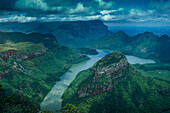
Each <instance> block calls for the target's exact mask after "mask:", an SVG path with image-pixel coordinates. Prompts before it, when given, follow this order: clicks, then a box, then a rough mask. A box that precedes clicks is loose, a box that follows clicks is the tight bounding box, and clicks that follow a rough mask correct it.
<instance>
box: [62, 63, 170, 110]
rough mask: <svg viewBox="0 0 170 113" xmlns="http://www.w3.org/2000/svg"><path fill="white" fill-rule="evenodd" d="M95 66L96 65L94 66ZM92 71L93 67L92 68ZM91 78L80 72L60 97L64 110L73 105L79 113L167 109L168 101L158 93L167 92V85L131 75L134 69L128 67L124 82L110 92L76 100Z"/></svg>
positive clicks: (169, 99) (152, 79)
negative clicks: (81, 88)
mask: <svg viewBox="0 0 170 113" xmlns="http://www.w3.org/2000/svg"><path fill="white" fill-rule="evenodd" d="M94 66H95V65H94ZM92 68H94V67H92ZM91 75H92V76H93V73H92V72H91V71H90V69H88V70H85V71H83V72H80V73H79V74H78V75H77V77H76V79H75V80H74V81H73V82H72V83H71V84H70V86H69V87H68V89H67V90H66V91H65V92H64V94H63V103H62V105H63V106H64V105H65V104H66V103H70V104H73V105H76V107H77V108H78V109H80V110H81V111H82V112H85V113H86V112H90V113H111V112H116V113H119V112H129V113H132V112H133V113H136V112H157V113H159V112H161V111H163V110H166V109H169V106H170V103H169V101H170V97H168V95H162V94H160V93H158V91H159V90H162V89H167V90H168V91H169V90H170V87H169V83H167V82H166V81H161V80H157V79H154V78H152V77H150V76H147V75H145V74H143V73H141V72H137V73H136V74H135V75H133V69H132V67H131V66H129V67H128V68H127V69H126V71H125V73H124V75H127V76H128V77H127V79H126V81H123V82H120V83H119V84H118V85H116V86H114V87H113V90H112V91H111V92H107V93H103V94H99V95H93V96H87V97H83V98H78V97H77V90H78V88H79V87H81V86H83V84H84V83H86V84H88V83H89V81H88V80H89V78H90V77H91Z"/></svg>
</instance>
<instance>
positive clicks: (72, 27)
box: [0, 20, 111, 47]
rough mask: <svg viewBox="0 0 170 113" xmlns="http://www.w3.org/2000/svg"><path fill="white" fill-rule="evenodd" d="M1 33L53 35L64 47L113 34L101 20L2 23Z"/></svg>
mask: <svg viewBox="0 0 170 113" xmlns="http://www.w3.org/2000/svg"><path fill="white" fill-rule="evenodd" d="M0 26H1V27H0V31H4V32H24V33H33V32H38V33H51V34H53V35H54V36H55V37H56V39H57V41H58V42H59V43H60V44H62V45H67V46H71V47H72V46H74V47H75V46H79V45H82V44H86V43H87V42H90V41H94V40H96V39H98V38H101V37H102V36H104V35H106V34H109V33H111V32H110V31H108V28H107V26H105V25H104V24H103V22H102V21H100V20H93V21H74V22H47V23H46V22H30V23H0Z"/></svg>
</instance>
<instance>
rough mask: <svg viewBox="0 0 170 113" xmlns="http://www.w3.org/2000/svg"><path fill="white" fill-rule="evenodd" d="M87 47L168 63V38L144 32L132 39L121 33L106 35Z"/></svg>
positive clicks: (169, 45)
mask: <svg viewBox="0 0 170 113" xmlns="http://www.w3.org/2000/svg"><path fill="white" fill-rule="evenodd" d="M87 47H91V48H99V49H111V50H114V51H121V52H123V53H125V54H130V55H134V56H139V57H142V58H148V59H154V60H156V61H161V62H170V59H169V58H170V53H169V52H168V50H169V49H170V37H168V36H167V35H163V36H161V37H159V36H157V35H155V34H153V33H151V32H144V33H140V34H137V35H136V36H134V37H129V36H128V35H127V34H126V33H124V32H123V31H119V32H116V33H114V34H110V35H106V36H104V37H102V38H100V39H98V40H96V41H93V42H91V43H89V44H88V46H87Z"/></svg>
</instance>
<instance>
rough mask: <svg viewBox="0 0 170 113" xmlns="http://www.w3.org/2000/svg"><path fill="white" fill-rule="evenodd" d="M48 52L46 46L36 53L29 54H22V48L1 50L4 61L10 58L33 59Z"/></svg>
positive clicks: (17, 59)
mask: <svg viewBox="0 0 170 113" xmlns="http://www.w3.org/2000/svg"><path fill="white" fill-rule="evenodd" d="M46 52H47V50H46V49H45V48H44V49H42V50H37V51H36V52H35V53H28V54H22V50H8V51H4V52H0V58H1V59H3V60H4V61H8V60H9V59H14V60H16V61H22V60H32V59H34V58H37V57H40V56H43V54H44V53H46ZM14 55H15V56H14Z"/></svg>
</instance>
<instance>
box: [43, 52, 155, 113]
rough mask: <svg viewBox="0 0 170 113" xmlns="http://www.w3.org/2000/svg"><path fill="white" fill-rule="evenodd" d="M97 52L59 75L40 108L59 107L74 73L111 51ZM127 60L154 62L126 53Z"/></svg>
mask: <svg viewBox="0 0 170 113" xmlns="http://www.w3.org/2000/svg"><path fill="white" fill-rule="evenodd" d="M97 51H98V53H99V54H97V55H88V56H89V57H90V60H88V61H84V62H82V63H79V64H74V65H73V66H72V67H71V68H70V69H69V70H68V71H67V72H66V73H65V74H63V75H62V76H61V80H60V81H57V82H56V85H55V86H54V87H53V88H52V89H51V91H50V92H49V93H48V95H47V96H46V97H45V98H44V100H43V102H42V103H41V110H44V109H48V110H50V111H54V112H55V111H56V110H57V109H58V110H59V109H60V108H61V102H62V99H61V96H62V94H63V92H64V91H65V90H66V89H67V87H68V86H69V84H70V83H71V82H72V81H73V80H74V79H75V77H76V75H77V74H78V73H79V72H80V71H83V70H86V69H88V68H90V67H92V66H93V64H94V63H95V62H97V61H98V60H100V59H101V58H103V57H104V56H105V55H107V54H109V53H111V52H112V51H110V50H97ZM126 57H127V59H128V62H129V63H130V64H136V63H139V64H146V63H155V62H154V61H153V60H150V59H142V58H139V57H135V56H131V55H126Z"/></svg>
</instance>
